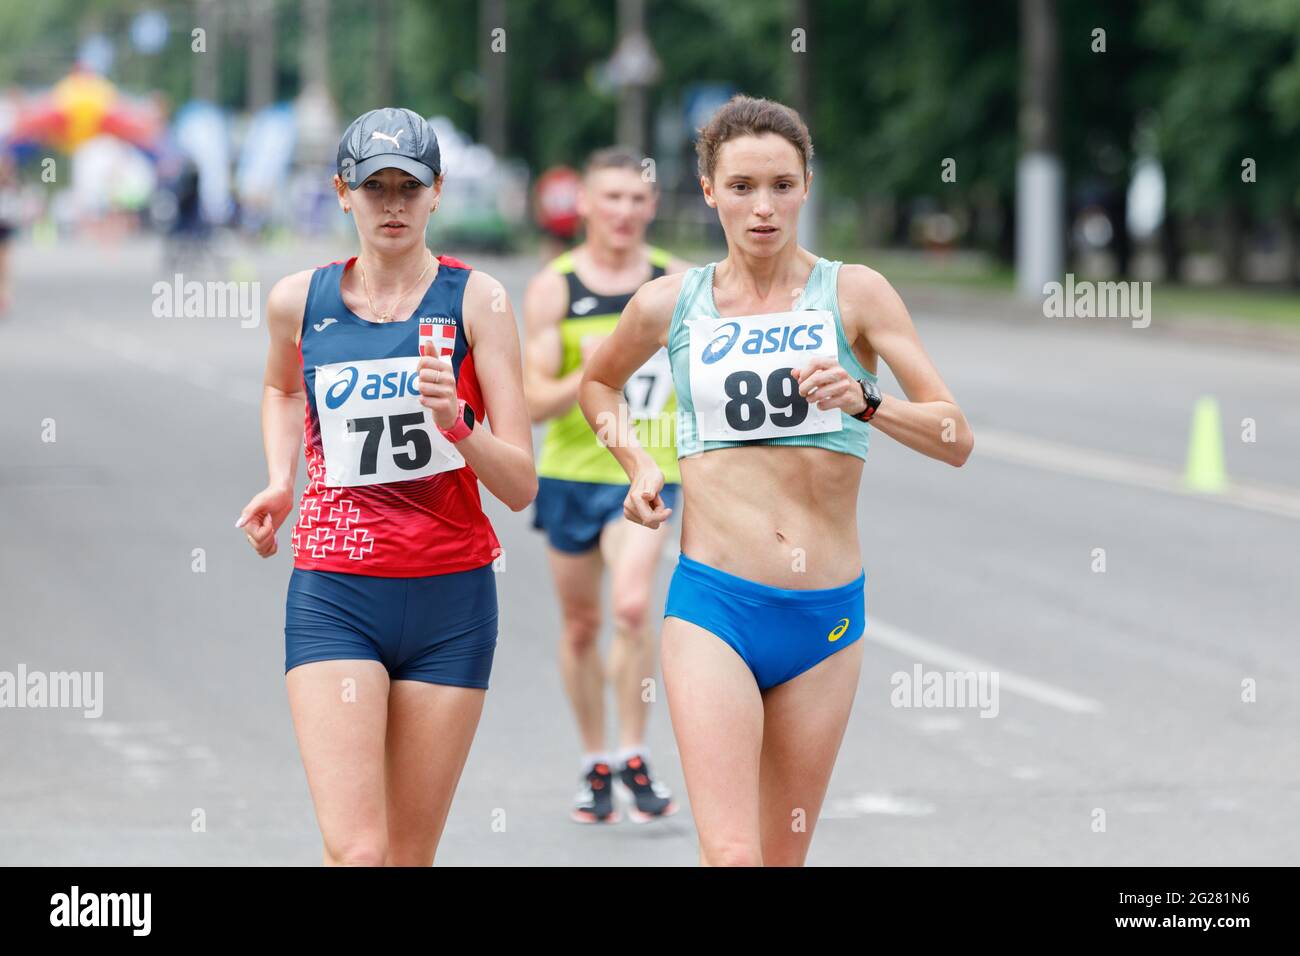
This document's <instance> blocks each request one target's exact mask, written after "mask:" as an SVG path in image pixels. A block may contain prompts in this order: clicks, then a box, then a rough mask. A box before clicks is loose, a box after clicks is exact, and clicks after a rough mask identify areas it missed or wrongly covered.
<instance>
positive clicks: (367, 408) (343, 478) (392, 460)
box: [316, 355, 465, 488]
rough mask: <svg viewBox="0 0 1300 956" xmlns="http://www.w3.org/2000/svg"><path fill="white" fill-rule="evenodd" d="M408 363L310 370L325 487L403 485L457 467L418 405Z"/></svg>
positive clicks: (412, 361) (459, 462)
mask: <svg viewBox="0 0 1300 956" xmlns="http://www.w3.org/2000/svg"><path fill="white" fill-rule="evenodd" d="M417 361H418V359H417V358H416V356H414V355H410V356H404V357H399V358H389V359H370V360H366V361H360V362H337V363H335V364H333V365H318V366H316V412H317V416H318V418H319V420H320V432H321V445H322V447H323V448H324V450H325V484H326V486H327V487H331V488H338V487H354V486H356V485H380V484H387V483H389V482H394V481H410V480H411V479H412V478H424V477H426V476H428V475H436V474H438V473H439V472H443V471H452V470H454V469H456V468H461V467H463V466H464V464H465V459H464V458H462V457H461V454H460V452H458V451H456V449H455V447H454V446H453V445H452V444H451V442H449V441H447V439H445V438H443V437H442V432H440V431H438V428H437V426H436V425H434V423H433V412H432V411H431V410H430V409H428V408H425V407H424V406H423V405H421V404H420V392H419V389H418V383H419V379H418V377H417V371H416V362H417Z"/></svg>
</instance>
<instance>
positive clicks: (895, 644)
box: [866, 618, 1104, 714]
mask: <svg viewBox="0 0 1300 956" xmlns="http://www.w3.org/2000/svg"><path fill="white" fill-rule="evenodd" d="M866 637H867V639H868V640H871V641H875V642H876V643H877V644H881V645H883V646H885V647H889V648H892V649H893V650H896V651H899V652H900V653H902V654H905V655H907V656H908V657H911V658H915V659H916V660H923V661H928V662H930V663H931V664H936V665H938V666H939V667H944V668H947V669H949V670H954V671H985V672H992V671H996V672H997V675H998V687H999V689H1000V690H1005V691H1009V692H1010V693H1013V694H1019V695H1021V696H1022V697H1028V698H1029V699H1030V700H1034V701H1037V702H1038V703H1040V704H1047V705H1048V706H1049V707H1056V708H1059V709H1060V710H1064V711H1066V712H1068V713H1071V714H1097V713H1101V711H1102V710H1103V709H1104V708H1103V707H1102V705H1101V702H1100V701H1096V700H1093V699H1092V698H1091V697H1084V696H1082V695H1081V694H1076V693H1074V692H1073V691H1068V690H1065V689H1064V688H1061V687H1055V686H1053V685H1052V684H1048V683H1047V682H1045V681H1040V680H1037V679H1036V678H1033V677H1026V676H1025V675H1023V674H1017V673H1015V672H1013V671H1009V670H1006V669H1005V668H1002V667H998V666H997V665H996V664H991V663H989V662H988V661H982V660H980V659H979V658H976V657H971V656H969V655H967V654H963V653H961V652H960V651H954V650H952V649H951V648H947V647H944V646H943V645H942V644H936V643H934V642H933V641H927V640H925V639H924V638H921V637H917V636H916V635H915V634H912V633H910V632H908V631H905V630H903V629H902V628H901V627H894V626H893V625H891V624H885V623H882V622H881V621H880V619H879V618H872V619H871V620H869V621H868V622H867V630H866Z"/></svg>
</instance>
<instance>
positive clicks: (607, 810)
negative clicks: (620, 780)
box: [569, 763, 619, 823]
mask: <svg viewBox="0 0 1300 956" xmlns="http://www.w3.org/2000/svg"><path fill="white" fill-rule="evenodd" d="M613 784H614V775H613V774H612V773H611V772H610V769H609V764H607V763H598V764H596V765H595V766H594V767H592V768H591V770H590V771H589V772H588V773H587V775H586V777H584V778H583V780H582V787H581V789H579V790H578V795H577V796H576V797H574V798H573V811H572V812H571V813H570V814H569V817H570V819H572V820H574V821H575V822H576V823H617V822H618V820H619V816H618V811H617V810H616V809H614V786H613Z"/></svg>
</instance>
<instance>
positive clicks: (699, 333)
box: [690, 309, 843, 441]
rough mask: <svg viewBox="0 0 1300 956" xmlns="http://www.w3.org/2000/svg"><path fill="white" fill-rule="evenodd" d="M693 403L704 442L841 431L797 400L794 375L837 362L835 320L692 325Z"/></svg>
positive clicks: (835, 414) (813, 316)
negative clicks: (817, 360)
mask: <svg viewBox="0 0 1300 956" xmlns="http://www.w3.org/2000/svg"><path fill="white" fill-rule="evenodd" d="M690 347H691V352H690V354H691V399H692V401H693V402H694V404H695V418H696V429H697V432H698V434H699V436H700V438H702V439H704V440H705V441H743V440H745V439H750V438H779V437H782V436H785V435H815V434H820V433H822V432H834V431H839V430H840V429H841V428H842V427H843V421H842V419H841V413H840V410H839V409H838V408H831V409H827V410H825V411H823V410H821V409H819V408H818V407H817V406H816V405H812V404H809V402H808V400H807V399H806V398H804V397H803V396H801V395H800V394H799V383H798V382H796V381H795V380H794V378H793V377H791V375H790V372H791V371H792V370H793V369H796V368H803V367H804V366H805V365H807V364H808V362H809V360H811V359H812V358H813V356H818V355H821V356H827V357H829V358H833V359H835V360H836V361H838V360H839V347H838V343H837V341H836V338H835V318H834V316H832V315H831V313H830V312H828V311H826V310H811V309H810V310H808V311H805V312H781V313H775V314H772V315H747V316H739V317H735V318H726V319H723V318H699V319H695V320H693V321H691V322H690Z"/></svg>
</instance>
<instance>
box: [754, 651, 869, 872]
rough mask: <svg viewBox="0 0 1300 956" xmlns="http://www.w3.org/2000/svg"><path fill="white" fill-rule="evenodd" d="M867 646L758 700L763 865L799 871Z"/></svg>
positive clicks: (839, 654) (821, 665) (835, 657)
mask: <svg viewBox="0 0 1300 956" xmlns="http://www.w3.org/2000/svg"><path fill="white" fill-rule="evenodd" d="M865 644H866V642H865V641H863V640H861V639H859V640H856V641H854V642H853V643H852V644H850V645H849V646H848V647H846V648H844V649H843V650H840V651H837V652H836V653H834V654H832V655H830V656H829V657H827V658H825V659H824V660H823V661H821V663H819V664H817V665H816V666H814V667H812V668H810V669H808V670H806V671H804V672H803V673H802V674H800V675H799V676H798V677H795V678H794V679H792V680H788V681H786V682H785V683H784V684H778V685H777V686H775V687H772V688H770V689H769V690H768V691H767V692H766V693H765V694H764V695H763V710H764V712H765V720H764V727H765V731H764V734H763V758H762V763H761V765H760V767H761V769H760V784H759V786H760V793H759V802H760V805H761V808H762V809H761V813H762V830H763V864H764V865H765V866H802V865H803V863H804V858H805V857H806V856H807V855H808V847H809V845H810V844H811V842H812V835H813V829H814V827H815V826H816V824H817V816H818V814H819V813H821V807H822V800H823V799H824V798H825V796H826V787H827V785H828V784H829V783H830V777H831V770H832V768H834V766H835V755H836V754H837V753H838V752H839V749H840V742H841V741H842V740H843V739H844V730H845V728H846V727H847V726H848V722H849V712H850V711H851V710H852V708H853V697H854V695H855V694H856V692H857V689H858V674H859V673H860V671H861V669H862V653H863V646H864V645H865Z"/></svg>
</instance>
